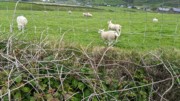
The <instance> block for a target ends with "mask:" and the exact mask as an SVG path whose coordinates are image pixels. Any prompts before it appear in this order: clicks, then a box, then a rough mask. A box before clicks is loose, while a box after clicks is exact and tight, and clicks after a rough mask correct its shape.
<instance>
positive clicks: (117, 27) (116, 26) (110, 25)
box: [108, 20, 121, 33]
mask: <svg viewBox="0 0 180 101" xmlns="http://www.w3.org/2000/svg"><path fill="white" fill-rule="evenodd" d="M108 29H109V30H115V31H117V32H118V33H120V31H121V25H119V24H113V23H112V22H111V20H110V21H108Z"/></svg>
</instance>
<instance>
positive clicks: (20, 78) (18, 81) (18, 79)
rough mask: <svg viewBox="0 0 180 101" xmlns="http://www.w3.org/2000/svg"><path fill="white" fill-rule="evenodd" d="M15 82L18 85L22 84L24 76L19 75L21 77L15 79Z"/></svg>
mask: <svg viewBox="0 0 180 101" xmlns="http://www.w3.org/2000/svg"><path fill="white" fill-rule="evenodd" d="M15 81H16V82H17V83H20V82H21V81H22V75H19V76H18V77H17V78H16V79H15Z"/></svg>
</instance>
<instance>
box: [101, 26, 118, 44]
mask: <svg viewBox="0 0 180 101" xmlns="http://www.w3.org/2000/svg"><path fill="white" fill-rule="evenodd" d="M98 33H100V34H101V38H102V39H104V40H106V41H107V42H108V46H109V45H111V44H112V43H113V42H114V41H116V42H117V39H118V37H119V36H120V33H118V32H116V31H113V30H109V31H104V29H99V31H98Z"/></svg>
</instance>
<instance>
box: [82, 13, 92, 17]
mask: <svg viewBox="0 0 180 101" xmlns="http://www.w3.org/2000/svg"><path fill="white" fill-rule="evenodd" d="M83 16H85V17H92V14H91V13H89V12H87V13H83Z"/></svg>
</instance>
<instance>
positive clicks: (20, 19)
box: [17, 16, 28, 32]
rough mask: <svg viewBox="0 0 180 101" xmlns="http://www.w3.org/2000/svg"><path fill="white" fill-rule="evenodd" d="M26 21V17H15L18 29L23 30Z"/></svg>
mask: <svg viewBox="0 0 180 101" xmlns="http://www.w3.org/2000/svg"><path fill="white" fill-rule="evenodd" d="M27 23H28V21H27V19H26V17H24V16H18V17H17V25H18V29H19V30H22V31H23V32H24V28H25V26H26V24H27Z"/></svg>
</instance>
